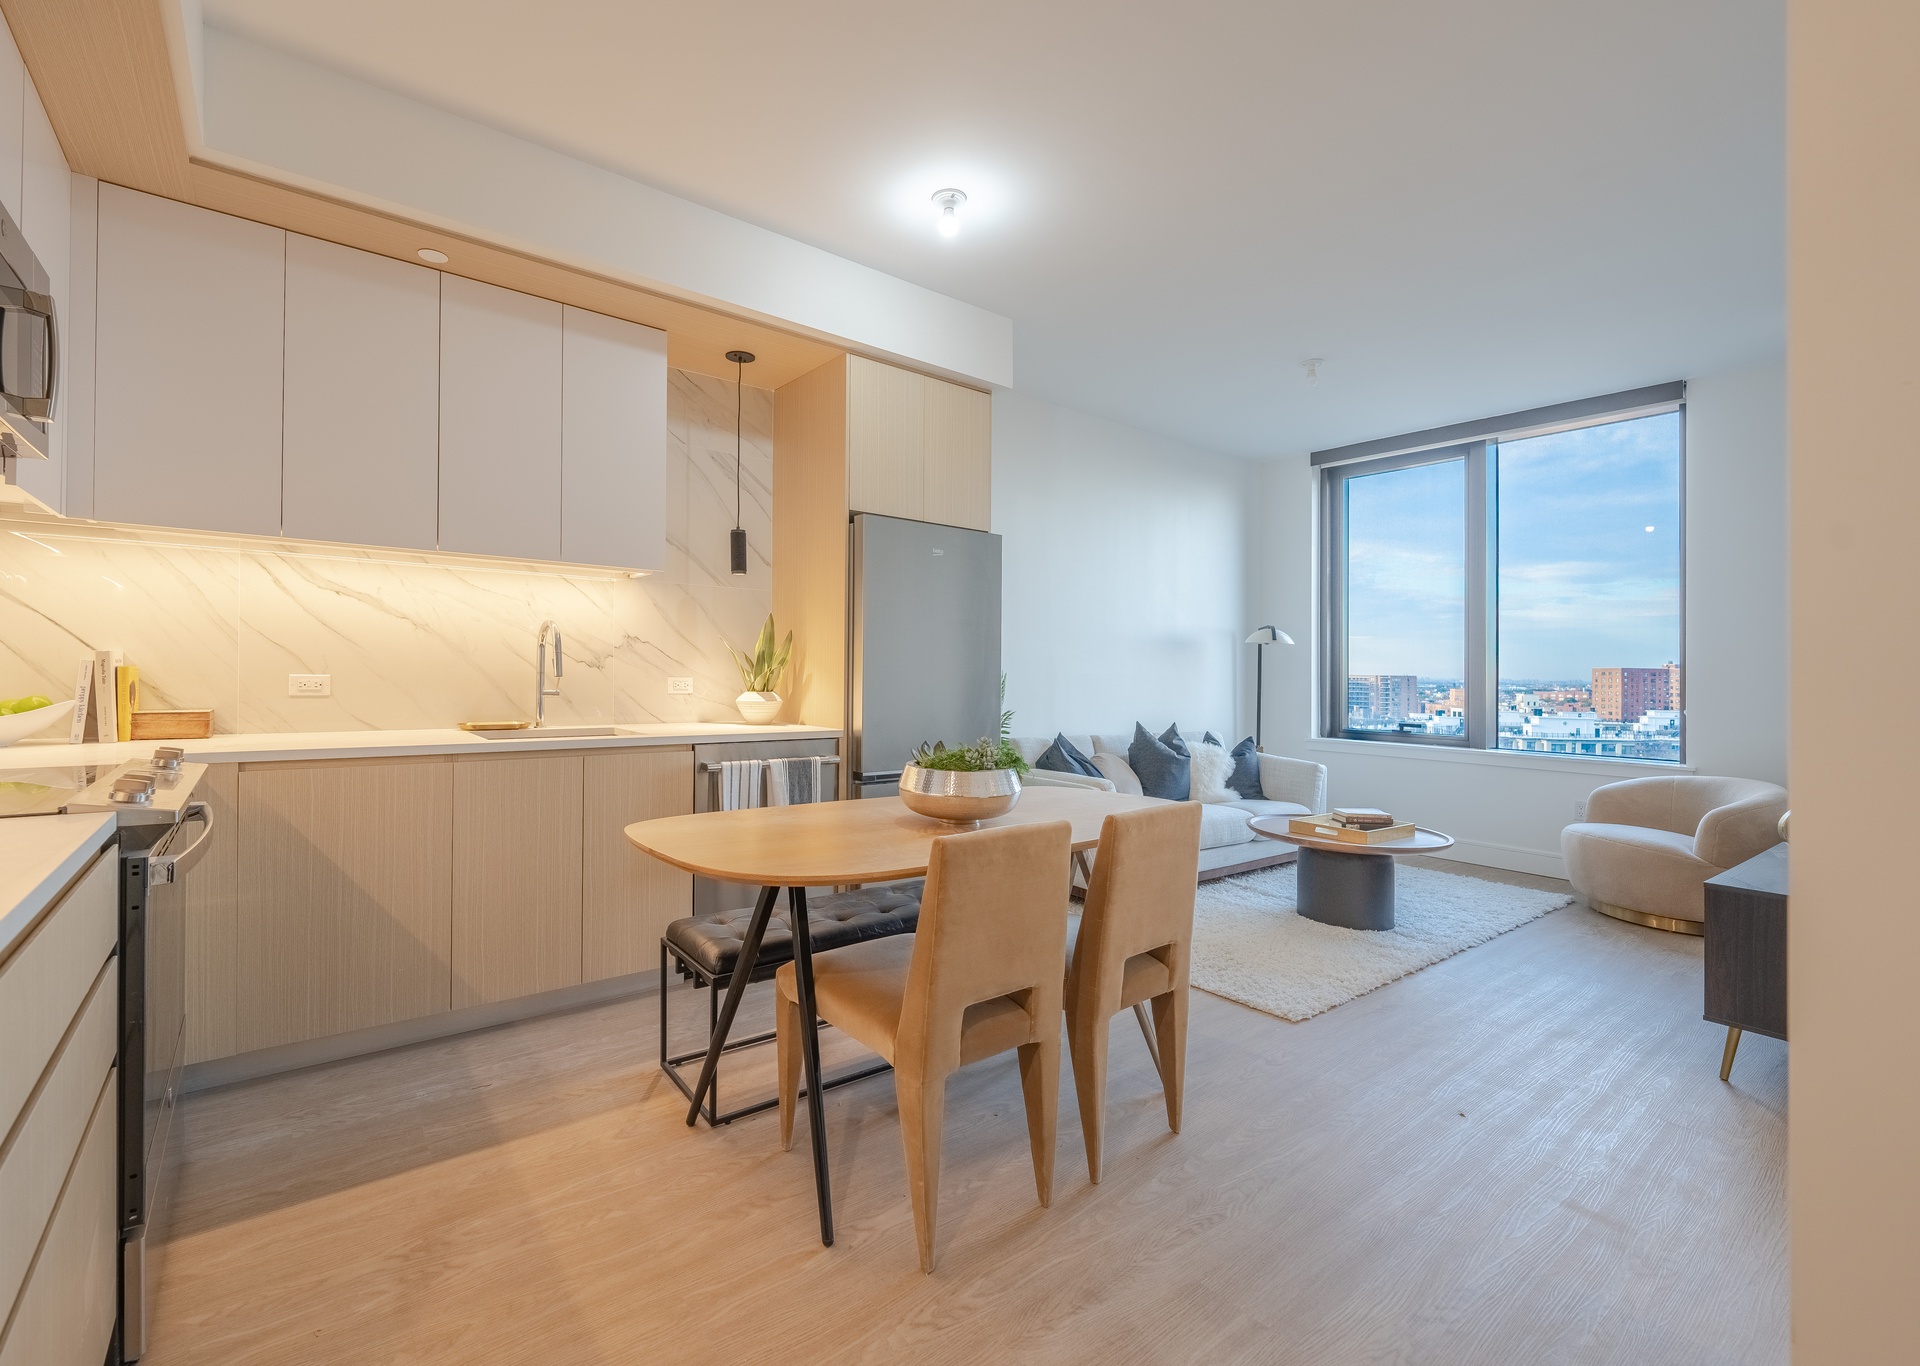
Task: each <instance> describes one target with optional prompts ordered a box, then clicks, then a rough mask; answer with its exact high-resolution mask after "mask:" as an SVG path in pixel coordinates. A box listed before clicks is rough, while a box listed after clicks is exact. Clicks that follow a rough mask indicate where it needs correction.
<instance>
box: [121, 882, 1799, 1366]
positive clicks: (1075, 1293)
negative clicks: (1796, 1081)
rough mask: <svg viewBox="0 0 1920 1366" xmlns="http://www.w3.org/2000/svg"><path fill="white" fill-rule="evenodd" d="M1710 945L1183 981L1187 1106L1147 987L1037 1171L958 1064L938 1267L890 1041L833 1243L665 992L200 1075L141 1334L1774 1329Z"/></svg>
mask: <svg viewBox="0 0 1920 1366" xmlns="http://www.w3.org/2000/svg"><path fill="white" fill-rule="evenodd" d="M1455 867H1456V869H1457V867H1458V865H1455ZM1503 880H1504V879H1503ZM1512 880H1515V881H1523V880H1525V881H1532V882H1534V883H1535V884H1536V885H1552V884H1548V883H1545V882H1544V881H1543V880H1538V879H1520V878H1514V879H1512ZM1561 885H1564V884H1561ZM1700 949H1701V946H1700V941H1699V940H1697V939H1689V938H1681V937H1679V936H1675V935H1666V934H1661V933H1659V932H1656V931H1652V930H1643V929H1639V928H1637V927H1634V926H1629V925H1622V924H1619V923H1616V922H1614V921H1611V920H1606V919H1604V918H1602V917H1600V916H1597V915H1595V914H1593V913H1592V912H1590V911H1587V910H1585V909H1583V908H1569V909H1567V910H1564V911H1560V912H1557V913H1555V914H1553V915H1550V916H1548V917H1546V918H1545V919H1543V920H1539V921H1536V922H1534V923H1532V924H1530V925H1527V926H1524V927H1522V928H1521V929H1519V930H1516V931H1514V932H1513V933H1511V934H1508V935H1506V936H1504V937H1502V938H1500V939H1498V940H1495V941H1494V942H1492V943H1490V944H1486V945H1483V946H1481V947H1479V948H1475V949H1470V950H1468V951H1467V952H1466V953H1463V954H1461V955H1459V956H1457V957H1455V958H1452V959H1449V960H1448V961H1446V962H1444V963H1440V964H1437V965H1435V966H1434V967H1431V968H1428V969H1426V970H1425V971H1423V972H1419V973H1416V974H1414V975H1413V976H1412V977H1409V978H1406V979H1403V980H1402V981H1400V982H1397V983H1394V984H1393V985H1391V986H1388V987H1385V988H1383V989H1382V990H1380V991H1377V992H1374V993H1372V994H1371V995H1368V996H1365V997H1362V998H1360V999H1359V1000H1357V1001H1353V1002H1350V1003H1348V1004H1347V1005H1344V1006H1341V1007H1340V1008H1338V1009H1336V1010H1334V1011H1331V1012H1330V1013H1328V1014H1326V1015H1323V1016H1320V1017H1319V1018H1317V1019H1314V1020H1311V1021H1307V1022H1305V1023H1303V1024H1286V1023H1284V1022H1282V1021H1280V1020H1276V1019H1273V1018H1271V1017H1269V1016H1265V1015H1261V1014H1259V1013H1257V1012H1254V1011H1250V1010H1247V1009H1244V1008H1242V1007H1240V1006H1238V1005H1234V1004H1231V1003H1229V1002H1226V1001H1222V1000H1219V999H1217V998H1214V997H1210V996H1206V995H1204V994H1203V993H1199V992H1196V993H1195V996H1194V1006H1193V1020H1192V1029H1193V1035H1192V1045H1191V1051H1190V1055H1189V1058H1190V1061H1189V1071H1188V1087H1189V1090H1188V1097H1187V1121H1186V1125H1187V1128H1186V1132H1185V1133H1184V1134H1181V1135H1179V1136H1177V1137H1176V1136H1173V1135H1170V1134H1169V1133H1168V1132H1167V1131H1166V1127H1165V1117H1164V1112H1163V1111H1162V1109H1161V1102H1160V1097H1159V1094H1158V1089H1157V1079H1156V1078H1155V1076H1154V1074H1153V1071H1152V1068H1151V1064H1150V1063H1149V1062H1148V1060H1147V1058H1146V1055H1145V1051H1144V1049H1143V1048H1142V1046H1141V1043H1140V1039H1139V1036H1138V1034H1137V1033H1136V1032H1134V1025H1133V1022H1132V1019H1131V1018H1130V1017H1122V1018H1121V1019H1119V1020H1117V1021H1115V1028H1116V1030H1118V1031H1119V1032H1118V1033H1117V1034H1116V1036H1115V1040H1114V1049H1113V1077H1112V1084H1111V1089H1110V1118H1109V1134H1108V1150H1107V1153H1108V1155H1107V1176H1106V1179H1105V1181H1104V1182H1103V1183H1102V1184H1101V1185H1100V1186H1098V1187H1095V1186H1092V1185H1090V1184H1089V1183H1088V1182H1087V1179H1086V1167H1085V1163H1084V1159H1083V1155H1082V1150H1081V1147H1080V1131H1079V1127H1078V1123H1077V1120H1076V1118H1075V1112H1074V1105H1073V1102H1072V1099H1071V1090H1070V1087H1071V1082H1070V1080H1069V1078H1070V1073H1068V1072H1066V1071H1065V1070H1064V1069H1063V1077H1062V1080H1063V1091H1064V1094H1063V1097H1062V1105H1061V1126H1060V1127H1061V1132H1060V1151H1059V1177H1058V1182H1057V1186H1056V1193H1055V1198H1054V1203H1053V1208H1052V1209H1050V1210H1042V1209H1040V1208H1039V1207H1038V1206H1037V1205H1036V1204H1035V1202H1034V1197H1033V1184H1032V1176H1031V1168H1030V1166H1029V1164H1028V1158H1027V1150H1026V1137H1025V1129H1024V1126H1023V1121H1022V1118H1021V1115H1022V1111H1021V1103H1020V1089H1019V1084H1018V1080H1017V1076H1016V1073H1015V1070H1014V1065H1013V1062H1012V1059H1011V1057H1008V1058H1004V1059H999V1060H993V1061H989V1062H987V1063H983V1064H980V1065H978V1066H975V1067H973V1068H969V1069H967V1070H966V1071H965V1072H963V1073H961V1074H960V1075H959V1076H957V1077H956V1078H955V1079H954V1081H953V1083H952V1088H951V1092H950V1098H949V1101H948V1109H947V1115H948V1127H947V1149H946V1168H945V1174H944V1178H943V1182H942V1187H941V1205H940V1215H941V1226H940V1231H939V1253H940V1265H939V1268H938V1270H937V1271H936V1272H935V1273H934V1274H933V1275H932V1276H931V1277H923V1276H921V1275H920V1273H919V1271H918V1268H917V1265H916V1261H915V1254H914V1238H913V1224H912V1217H911V1214H910V1212H909V1210H908V1206H907V1196H906V1186H905V1178H904V1175H903V1164H902V1160H901V1154H900V1146H899V1131H898V1127H897V1123H896V1118H895V1114H894V1107H893V1099H892V1087H891V1084H890V1082H889V1080H888V1079H887V1078H886V1077H884V1076H883V1077H877V1078H873V1079H871V1080H868V1081H864V1082H860V1083H857V1084H856V1085H854V1086H851V1087H848V1088H845V1089H842V1090H839V1091H835V1092H833V1093H832V1094H831V1095H830V1096H829V1098H828V1103H827V1129H828V1135H829V1144H830V1150H831V1152H832V1156H833V1174H834V1181H835V1194H836V1206H837V1213H838V1221H839V1235H840V1236H839V1244H838V1246H836V1247H834V1248H832V1249H826V1248H822V1247H821V1246H820V1245H819V1242H818V1239H817V1235H816V1224H815V1216H814V1209H813V1188H812V1183H811V1167H810V1164H809V1159H808V1156H807V1152H806V1143H805V1139H804V1137H802V1138H801V1139H800V1141H799V1142H798V1143H797V1144H796V1147H795V1149H794V1151H793V1152H791V1153H783V1152H781V1151H780V1150H779V1147H778V1144H777V1140H776V1136H775V1135H776V1121H775V1119H774V1117H773V1116H772V1115H770V1114H768V1115H761V1116H757V1117H754V1118H751V1119H747V1120H743V1121H741V1122H739V1123H737V1124H735V1125H733V1126H731V1127H730V1128H726V1129H722V1130H720V1131H717V1132H713V1131H708V1130H706V1129H705V1128H702V1129H700V1130H698V1131H693V1130H689V1129H687V1128H686V1127H685V1125H684V1124H683V1122H682V1120H683V1118H684V1114H685V1106H684V1104H683V1103H682V1102H681V1101H680V1099H679V1096H678V1094H677V1093H676V1092H674V1091H673V1090H672V1089H671V1087H670V1086H668V1085H667V1084H666V1083H665V1082H664V1081H663V1080H662V1079H661V1078H660V1077H659V1076H658V1075H657V1073H656V1072H655V1069H654V1065H653V1063H652V1061H651V1059H652V1057H653V1055H654V1052H655V1043H654V1038H655V1035H654V1029H655V1024H654V1021H655V1019H656V1011H657V1004H656V1001H655V1000H654V998H651V997H647V998H641V999H639V1000H635V1001H629V1002H621V1003H617V1004H613V1005H608V1006H602V1007H598V1008H595V1009H592V1010H587V1011H583V1012H580V1013H577V1014H573V1015H568V1016H563V1017H556V1018H549V1019H545V1020H539V1021H532V1022H528V1023H525V1024H519V1025H513V1026H507V1027H504V1028H500V1029H496V1030H492V1031H489V1032H486V1033H482V1034H474V1035H468V1036H466V1037H463V1038H459V1039H453V1040H447V1041H442V1042H438V1043H432V1044H424V1045H420V1046H417V1047H414V1048H409V1049H405V1050H400V1051H396V1052H394V1053H390V1054H386V1055H383V1056H380V1057H376V1058H369V1059H361V1060H357V1061H353V1062H348V1063H341V1064H336V1065H332V1066H328V1067H322V1068H316V1069H312V1070H310V1071H307V1072H303V1073H298V1074H293V1075H289V1076H284V1077H278V1078H271V1079H267V1080H263V1081H258V1082H252V1083H248V1084H246V1085H243V1086H237V1087H232V1088H229V1089H227V1090H224V1091H218V1092H211V1093H207V1094H205V1095H200V1096H196V1097H192V1098H190V1099H189V1100H187V1101H186V1103H185V1106H184V1114H183V1118H184V1124H185V1128H186V1133H187V1134H188V1146H187V1152H188V1155H189V1158H188V1164H187V1167H186V1169H185V1173H184V1177H183V1180H182V1184H181V1191H180V1198H179V1203H178V1207H177V1215H176V1228H177V1230H178V1240H177V1242H176V1243H175V1244H174V1247H173V1250H172V1254H171V1260H170V1261H169V1263H168V1266H167V1272H166V1280H165V1283H164V1285H163V1287H162V1291H161V1294H160V1297H159V1301H158V1307H157V1322H156V1325H155V1334H154V1341H155V1347H154V1350H153V1351H152V1352H151V1353H150V1355H149V1356H148V1358H147V1361H148V1362H149V1363H150V1366H179V1363H189V1362H190V1363H195V1366H214V1364H216V1363H240V1362H262V1363H265V1362H274V1363H283V1362H300V1363H353V1364H354V1366H368V1364H369V1363H385V1362H395V1363H402V1362H404V1363H462V1364H463V1366H464V1364H465V1363H470V1362H475V1361H486V1362H506V1363H515V1362H537V1363H563V1362H564V1363H568V1366H575V1364H577V1363H590V1362H654V1361H659V1362H704V1361H714V1362H720V1361H726V1362H739V1361H762V1360H773V1359H779V1360H783V1361H788V1362H813V1361H834V1362H875V1363H883V1362H884V1363H892V1362H899V1361H904V1360H913V1361H916V1362H949V1361H951V1362H977V1361H1022V1362H1100V1363H1111V1362H1187V1361H1194V1362H1199V1361H1206V1362H1229V1361H1247V1362H1285V1363H1293V1362H1299V1363H1316V1364H1317V1363H1346V1362H1402V1363H1406V1362H1422V1363H1428V1362H1459V1363H1473V1364H1474V1366H1487V1364H1489V1363H1505V1362H1513V1363H1527V1364H1528V1366H1536V1364H1538V1363H1552V1362H1568V1363H1603V1362H1619V1363H1633V1366H1658V1364H1659V1363H1669V1362H1670V1363H1687V1366H1703V1364H1704V1363H1717V1362H1725V1363H1739V1366H1765V1364H1766V1363H1774V1362H1785V1361H1786V1359H1787V1325H1786V1272H1787V1259H1786V1237H1785V1234H1786V1209H1785V1146H1786V1126H1785V1102H1786V1087H1787V1078H1786V1048H1785V1046H1784V1045H1782V1044H1779V1043H1776V1042H1774V1041H1773V1040H1770V1039H1764V1038H1757V1037H1750V1038H1749V1039H1748V1040H1747V1041H1746V1042H1745V1043H1744V1044H1743V1045H1742V1048H1741V1055H1740V1059H1739V1062H1738V1065H1737V1066H1736V1068H1735V1070H1734V1074H1733V1082H1732V1084H1731V1085H1730V1086H1723V1085H1722V1084H1721V1083H1720V1081H1719V1079H1718V1075H1717V1073H1718V1066H1719V1059H1720V1046H1721V1042H1722V1039H1723V1031H1721V1030H1720V1029H1718V1028H1717V1027H1715V1026H1712V1025H1708V1024H1706V1023H1704V1022H1703V1021H1702V1020H1701V1019H1700V972H1701V968H1700ZM762 990H763V991H764V988H762ZM693 1000H694V998H693V997H692V996H691V995H690V994H689V995H688V996H687V997H686V998H685V999H684V1000H683V1001H681V1002H680V1004H681V1005H682V1006H683V1007H685V1008H687V1009H688V1010H689V1015H688V1016H687V1017H686V1018H688V1019H689V1021H691V1020H692V1018H693V1015H692V1013H691V1009H692V1008H691V1002H692V1001H693ZM704 1013H705V1012H704V1008H701V1009H700V1011H699V1016H700V1017H701V1018H704ZM768 1051H770V1050H768ZM733 1093H734V1094H735V1095H738V1094H740V1091H739V1089H738V1087H737V1086H736V1087H735V1089H734V1092H733Z"/></svg>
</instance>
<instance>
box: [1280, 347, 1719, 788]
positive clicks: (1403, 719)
mask: <svg viewBox="0 0 1920 1366" xmlns="http://www.w3.org/2000/svg"><path fill="white" fill-rule="evenodd" d="M1685 420H1686V418H1685V399H1684V388H1683V386H1681V385H1679V384H1672V385H1660V386H1656V387H1654V388H1651V389H1643V390H1635V391H1632V392H1630V393H1626V394H1614V395H1608V396H1606V397H1603V398H1597V399H1590V400H1586V401H1583V402H1580V403H1573V404H1562V405H1558V406H1557V407H1554V408H1546V409H1536V410H1533V411H1531V412H1527V413H1516V414H1510V415H1508V416H1506V417H1499V418H1490V419H1487V420H1486V421H1484V422H1478V423H1463V424H1459V425H1458V426H1455V427H1451V428H1443V429H1439V430H1437V431H1432V432H1421V433H1415V434H1412V435H1409V436H1406V437H1399V438H1390V439H1388V440H1385V441H1374V442H1367V443H1363V444H1362V445H1360V446H1353V447H1344V448H1342V449H1340V450H1337V451H1321V452H1316V453H1315V455H1314V456H1313V462H1314V464H1315V466H1316V467H1317V468H1318V470H1319V473H1320V478H1321V518H1322V527H1321V530H1322V536H1321V545H1322V560H1321V564H1320V580H1321V582H1320V592H1321V623H1322V632H1321V639H1320V642H1319V645H1320V653H1321V662H1322V666H1323V670H1322V672H1323V706H1322V716H1321V733H1322V734H1325V735H1329V736H1334V737H1338V738H1345V739H1359V740H1376V741H1392V742H1398V743H1403V744H1427V745H1451V746H1459V747H1466V748H1476V749H1502V750H1515V751H1522V752H1527V753H1534V754H1556V755H1570V756H1575V757H1587V758H1601V759H1632V760H1642V761H1651V762H1667V763H1678V762H1680V761H1681V759H1682V757H1683V753H1684V744H1685V715H1686V713H1685V701H1684V685H1683V661H1682V658H1681V649H1682V640H1683V613H1684V592H1683V575H1682V567H1683V545H1682V529H1683V526H1682V509H1683V492H1684V481H1685V468H1684V466H1685V461H1684V447H1685Z"/></svg>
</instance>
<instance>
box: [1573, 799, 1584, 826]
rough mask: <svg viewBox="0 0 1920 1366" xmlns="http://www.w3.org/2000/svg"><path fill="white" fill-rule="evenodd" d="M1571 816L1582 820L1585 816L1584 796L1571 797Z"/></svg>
mask: <svg viewBox="0 0 1920 1366" xmlns="http://www.w3.org/2000/svg"><path fill="white" fill-rule="evenodd" d="M1573 818H1574V820H1576V821H1584V820H1585V819H1586V818H1587V799H1586V798H1585V797H1575V798H1574V799H1573Z"/></svg>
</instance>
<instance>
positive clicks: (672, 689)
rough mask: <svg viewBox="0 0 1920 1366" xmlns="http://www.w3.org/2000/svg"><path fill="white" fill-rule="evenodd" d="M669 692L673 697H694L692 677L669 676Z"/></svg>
mask: <svg viewBox="0 0 1920 1366" xmlns="http://www.w3.org/2000/svg"><path fill="white" fill-rule="evenodd" d="M667 693H668V695H669V696H672V697H692V696H693V680H692V679H691V678H669V679H668V680H667Z"/></svg>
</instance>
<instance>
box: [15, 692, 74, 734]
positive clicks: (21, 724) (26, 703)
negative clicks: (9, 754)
mask: <svg viewBox="0 0 1920 1366" xmlns="http://www.w3.org/2000/svg"><path fill="white" fill-rule="evenodd" d="M71 715H73V703H72V702H71V701H68V702H55V701H54V700H53V699H52V698H50V697H42V696H41V695H40V694H39V693H32V694H29V695H28V696H26V697H9V698H5V699H0V747H5V746H7V745H10V744H12V743H13V742H14V741H15V740H24V739H26V738H27V737H28V736H29V735H38V734H39V733H40V732H41V731H43V730H45V729H47V727H49V726H51V725H54V724H55V723H56V722H60V721H64V720H66V719H67V717H69V716H71Z"/></svg>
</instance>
